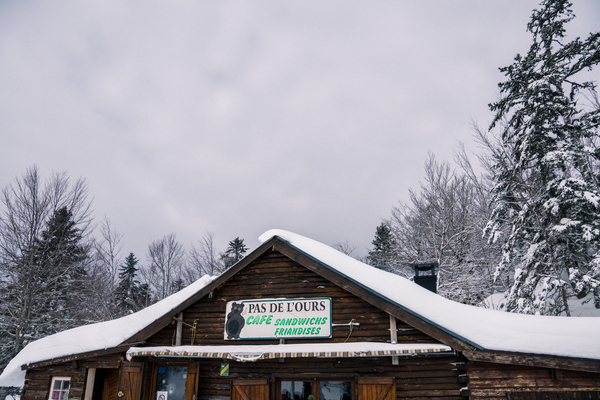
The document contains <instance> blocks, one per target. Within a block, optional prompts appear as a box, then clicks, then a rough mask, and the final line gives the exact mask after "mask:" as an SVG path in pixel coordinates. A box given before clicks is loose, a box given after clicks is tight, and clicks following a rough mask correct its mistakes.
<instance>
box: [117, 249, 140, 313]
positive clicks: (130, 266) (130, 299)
mask: <svg viewBox="0 0 600 400" xmlns="http://www.w3.org/2000/svg"><path fill="white" fill-rule="evenodd" d="M137 264H138V259H137V258H136V257H135V255H134V254H133V253H129V255H128V256H127V258H125V264H123V265H122V266H121V268H120V269H119V285H118V286H117V289H116V290H115V293H114V299H115V308H116V314H117V315H118V316H123V315H127V314H131V313H134V312H136V311H139V310H141V309H142V308H144V307H145V306H146V302H147V301H146V300H147V299H146V296H147V293H144V290H143V288H141V286H140V284H139V282H138V280H137V278H136V275H137V272H138V268H137V267H136V265H137Z"/></svg>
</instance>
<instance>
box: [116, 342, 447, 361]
mask: <svg viewBox="0 0 600 400" xmlns="http://www.w3.org/2000/svg"><path fill="white" fill-rule="evenodd" d="M451 351H452V348H451V347H449V346H446V345H443V344H437V343H418V344H412V343H410V344H405V343H399V344H396V343H377V342H357V343H316V344H279V345H256V346H245V345H227V346H169V347H132V348H130V349H129V350H128V351H127V359H129V360H131V359H132V358H133V357H178V358H220V359H230V360H237V361H244V362H245V361H258V360H264V359H272V358H310V357H318V358H338V357H389V356H406V355H417V354H430V353H447V352H451Z"/></svg>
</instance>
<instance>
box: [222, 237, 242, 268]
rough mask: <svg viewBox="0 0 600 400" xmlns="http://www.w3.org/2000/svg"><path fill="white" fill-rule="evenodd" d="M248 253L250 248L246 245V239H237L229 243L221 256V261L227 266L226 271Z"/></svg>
mask: <svg viewBox="0 0 600 400" xmlns="http://www.w3.org/2000/svg"><path fill="white" fill-rule="evenodd" d="M247 251H248V247H246V245H245V244H244V239H240V238H239V237H236V238H235V239H233V240H232V241H230V242H229V245H228V246H227V248H226V249H225V251H224V252H223V254H221V260H222V261H223V264H224V265H225V269H227V268H230V267H231V266H233V265H234V264H235V263H237V262H238V261H240V260H241V259H242V258H244V255H245V254H246V252H247Z"/></svg>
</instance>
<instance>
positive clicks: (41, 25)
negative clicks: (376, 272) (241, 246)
mask: <svg viewBox="0 0 600 400" xmlns="http://www.w3.org/2000/svg"><path fill="white" fill-rule="evenodd" d="M573 1H574V3H575V4H574V10H575V13H576V14H577V18H576V20H575V21H574V22H572V23H571V24H570V25H569V33H571V34H573V35H575V34H576V35H580V36H587V34H588V33H589V32H591V31H596V30H598V28H599V27H600V23H599V22H600V2H599V1H597V0H573ZM538 3H539V1H537V0H535V1H532V0H485V1H483V0H458V1H442V0H438V1H430V0H412V1H398V0H394V1H348V0H344V1H322V0H315V1H312V0H301V1H275V0H273V1H257V0H252V1H244V2H242V1H175V2H171V1H169V2H166V1H164V2H157V1H148V0H143V1H142V0H139V1H133V0H132V1H126V2H125V1H120V0H119V1H117V0H115V1H111V0H103V1H86V2H83V1H20V0H0V139H1V142H0V186H2V187H4V186H6V185H7V184H9V183H10V182H11V181H12V180H13V179H14V178H15V177H16V176H18V175H21V174H22V173H23V172H24V171H25V170H26V168H27V167H29V166H31V165H33V164H36V165H37V166H38V167H39V168H40V170H41V172H42V174H43V176H45V177H48V176H49V175H50V174H51V173H52V172H53V171H67V172H68V174H69V175H70V176H71V177H72V178H73V179H75V178H78V177H83V178H85V179H86V181H87V182H88V185H89V190H90V195H91V197H93V208H94V210H95V216H96V219H97V221H100V220H101V219H102V218H104V216H106V217H108V219H110V221H111V222H112V224H113V226H114V227H115V228H116V229H117V230H118V231H119V232H121V233H123V234H124V238H123V244H124V252H125V253H129V252H130V251H133V252H134V253H135V254H136V255H137V256H138V258H140V259H141V260H142V262H145V260H146V248H147V245H148V244H149V243H150V242H152V241H153V240H156V239H160V238H162V237H163V236H164V235H166V234H169V233H172V232H173V233H176V234H177V237H178V239H179V240H180V241H181V242H182V243H183V244H184V245H185V246H186V247H187V248H190V245H191V244H192V243H194V242H196V241H197V240H198V239H199V238H200V237H201V236H202V235H203V234H205V232H207V231H210V232H214V233H215V238H216V242H217V245H218V247H220V248H221V249H223V248H224V247H225V246H226V245H227V242H228V241H229V240H231V239H233V238H235V237H238V236H239V237H241V238H243V239H245V242H246V243H247V244H248V245H249V246H250V247H251V248H254V247H256V246H257V245H258V240H257V238H258V236H259V235H260V234H261V233H263V232H264V231H266V230H267V229H271V228H279V229H287V230H291V231H293V232H296V233H299V234H302V235H305V236H309V237H311V238H313V239H316V240H319V241H322V242H323V243H326V244H332V243H335V242H344V241H346V240H347V241H348V242H349V243H350V244H351V245H353V246H356V247H357V249H356V250H355V253H354V254H355V255H356V254H364V253H366V251H367V249H368V248H370V247H371V240H373V237H374V233H375V228H376V226H377V225H379V224H380V222H381V221H382V219H384V218H387V217H389V215H390V210H391V208H392V207H393V206H395V205H396V204H398V201H399V200H401V201H406V200H407V196H408V190H409V189H410V188H417V187H418V182H419V180H421V179H422V176H423V163H424V161H425V160H426V158H427V152H428V151H431V152H433V153H435V154H436V156H437V158H438V159H440V160H443V159H448V160H451V159H452V157H453V154H454V152H455V150H456V147H457V144H458V142H465V144H466V145H467V147H468V148H469V149H470V150H472V151H476V146H475V145H474V143H473V141H472V139H471V128H470V123H471V120H475V121H477V122H478V123H479V124H480V125H483V126H486V125H487V124H488V123H489V121H490V120H491V114H490V112H489V111H488V107H487V104H488V103H490V102H492V101H494V100H495V99H496V97H497V84H498V82H499V81H501V80H502V79H503V77H502V75H501V74H500V72H499V71H498V67H501V66H505V65H508V64H510V63H511V61H512V59H513V57H514V55H515V54H516V53H525V52H526V51H527V49H528V48H529V44H530V35H529V34H528V33H527V32H526V31H525V27H526V24H527V22H528V20H529V17H530V15H531V10H532V9H533V8H535V7H536V6H537V5H538Z"/></svg>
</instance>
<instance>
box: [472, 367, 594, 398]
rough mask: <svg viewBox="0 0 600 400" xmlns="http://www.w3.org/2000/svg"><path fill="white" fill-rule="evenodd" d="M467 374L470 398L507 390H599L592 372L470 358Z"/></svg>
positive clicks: (499, 395) (498, 394) (494, 395)
mask: <svg viewBox="0 0 600 400" xmlns="http://www.w3.org/2000/svg"><path fill="white" fill-rule="evenodd" d="M467 375H468V377H469V390H470V392H471V400H479V399H491V400H494V399H496V400H500V399H507V396H508V395H509V393H516V394H519V393H523V392H561V391H562V392H565V391H591V390H595V391H598V390H600V373H592V372H579V371H567V370H555V369H550V368H534V367H523V366H517V365H507V364H494V363H480V362H472V363H469V364H468V365H467ZM512 397H513V398H515V399H516V398H523V396H519V395H516V396H512ZM562 397H564V396H562Z"/></svg>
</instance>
